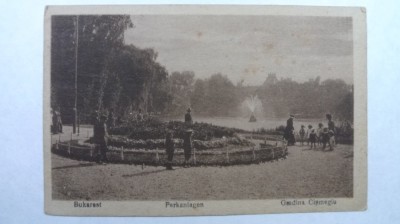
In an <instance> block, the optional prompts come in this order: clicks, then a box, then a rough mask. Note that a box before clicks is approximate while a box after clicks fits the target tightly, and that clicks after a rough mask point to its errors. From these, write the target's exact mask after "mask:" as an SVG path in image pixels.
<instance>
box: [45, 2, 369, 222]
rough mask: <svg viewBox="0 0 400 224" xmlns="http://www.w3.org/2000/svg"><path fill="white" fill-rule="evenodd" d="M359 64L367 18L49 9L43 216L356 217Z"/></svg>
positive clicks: (343, 13) (362, 185) (229, 9)
mask: <svg viewBox="0 0 400 224" xmlns="http://www.w3.org/2000/svg"><path fill="white" fill-rule="evenodd" d="M365 48H366V33H365V10H364V11H363V9H362V8H331V7H277V6H275V7H272V6H271V7H267V6H202V7H200V6H130V7H122V6H121V7H116V6H115V7H112V6H102V7H90V6H86V7H72V6H70V7H61V6H60V7H48V8H46V15H45V69H44V70H45V74H44V80H45V92H44V136H45V137H44V146H45V147H44V163H45V166H44V167H45V203H46V204H45V210H46V213H48V214H54V215H78V216H87V215H89V216H91V215H93V216H98V215H100V216H101V215H104V216H126V215H134V216H180V215H228V214H258V213H285V212H323V211H355V210H365V209H366V197H367V196H366V191H367V190H366V188H367V184H366V183H367V180H366V178H367V170H366V169H367V168H366V167H367V166H366V163H367V156H366V154H367V123H366V114H367V111H366V102H367V92H366V75H367V74H366V49H365Z"/></svg>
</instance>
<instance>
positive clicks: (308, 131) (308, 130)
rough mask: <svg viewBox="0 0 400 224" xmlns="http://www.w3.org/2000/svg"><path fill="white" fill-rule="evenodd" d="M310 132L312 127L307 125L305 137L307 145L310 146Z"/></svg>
mask: <svg viewBox="0 0 400 224" xmlns="http://www.w3.org/2000/svg"><path fill="white" fill-rule="evenodd" d="M311 130H312V125H311V124H309V125H308V129H307V132H306V136H307V145H309V144H310V134H311Z"/></svg>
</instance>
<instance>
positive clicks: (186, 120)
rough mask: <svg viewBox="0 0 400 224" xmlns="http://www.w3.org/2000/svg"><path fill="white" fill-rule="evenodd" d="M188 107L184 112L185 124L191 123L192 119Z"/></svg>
mask: <svg viewBox="0 0 400 224" xmlns="http://www.w3.org/2000/svg"><path fill="white" fill-rule="evenodd" d="M191 111H192V110H191V109H190V107H189V108H188V109H187V111H186V114H185V124H186V125H192V124H193V119H192V115H191V114H190V113H191Z"/></svg>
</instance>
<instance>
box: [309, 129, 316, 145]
mask: <svg viewBox="0 0 400 224" xmlns="http://www.w3.org/2000/svg"><path fill="white" fill-rule="evenodd" d="M310 142H311V148H310V149H313V146H314V149H316V148H317V146H316V145H315V143H316V142H317V133H315V130H314V129H312V130H311V133H310Z"/></svg>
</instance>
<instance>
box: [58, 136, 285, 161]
mask: <svg viewBox="0 0 400 224" xmlns="http://www.w3.org/2000/svg"><path fill="white" fill-rule="evenodd" d="M52 152H53V153H55V154H57V155H61V156H65V157H69V158H73V159H78V160H85V161H95V160H96V157H97V155H98V152H97V150H96V149H95V148H94V146H93V145H89V144H84V145H81V144H78V143H77V142H74V143H72V144H71V143H65V142H64V143H55V144H54V145H53V146H52ZM287 155H288V151H287V147H286V145H285V144H281V145H280V146H273V145H264V144H263V147H262V148H255V147H251V148H247V149H241V150H225V151H222V150H218V151H217V150H214V151H213V150H204V151H195V150H193V152H192V158H191V164H192V165H193V166H229V165H240V164H256V163H261V162H267V161H274V160H278V159H282V158H286V156H287ZM107 158H108V160H109V162H110V163H124V164H136V165H143V164H144V165H153V166H164V165H166V163H167V155H166V154H165V150H160V149H159V150H127V149H124V148H115V147H112V148H111V149H109V150H108V152H107ZM183 164H184V154H183V150H181V149H178V150H176V151H175V154H174V159H173V164H172V165H173V166H182V165H183Z"/></svg>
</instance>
